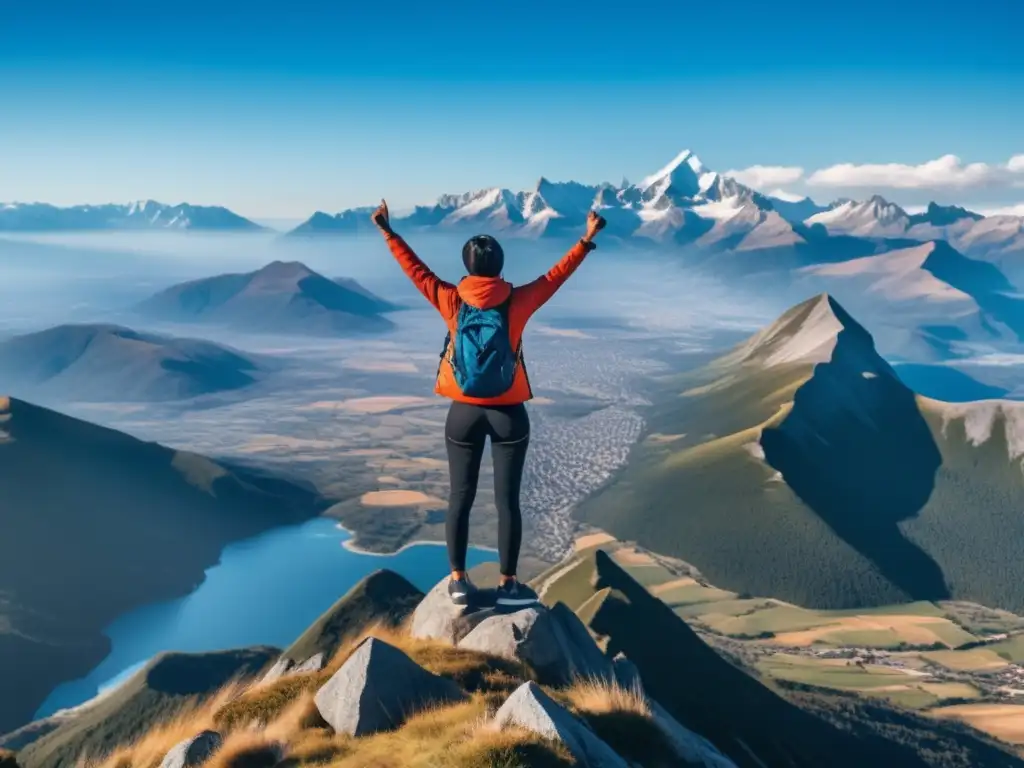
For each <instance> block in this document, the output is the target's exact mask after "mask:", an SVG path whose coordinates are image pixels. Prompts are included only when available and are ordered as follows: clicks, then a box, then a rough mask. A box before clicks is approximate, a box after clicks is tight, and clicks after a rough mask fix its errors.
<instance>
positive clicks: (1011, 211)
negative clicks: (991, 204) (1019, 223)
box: [978, 203, 1024, 217]
mask: <svg viewBox="0 0 1024 768" xmlns="http://www.w3.org/2000/svg"><path fill="white" fill-rule="evenodd" d="M978 213H980V214H981V215H982V216H1021V217H1024V203H1019V204H1018V205H1008V206H1006V207H1004V208H982V209H980V210H979V211H978Z"/></svg>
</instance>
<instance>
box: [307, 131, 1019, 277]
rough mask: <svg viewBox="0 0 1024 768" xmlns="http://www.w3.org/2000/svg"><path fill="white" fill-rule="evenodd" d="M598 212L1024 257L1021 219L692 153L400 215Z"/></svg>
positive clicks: (549, 230) (408, 221) (781, 241)
mask: <svg viewBox="0 0 1024 768" xmlns="http://www.w3.org/2000/svg"><path fill="white" fill-rule="evenodd" d="M592 208H593V209H596V210H598V211H600V212H601V214H602V215H603V216H604V217H605V218H606V219H607V220H608V227H607V230H606V234H607V235H611V236H614V237H618V238H623V239H628V238H644V239H648V240H654V241H656V242H661V243H665V242H671V243H676V244H681V245H694V246H697V247H703V248H709V249H712V250H731V251H739V252H744V251H747V252H749V251H764V250H771V249H778V248H785V247H789V248H793V247H800V246H807V245H809V244H812V243H814V242H815V240H818V239H820V238H821V237H822V234H824V235H826V236H828V235H831V236H838V235H845V236H849V237H857V238H865V239H869V240H872V241H879V240H881V241H884V240H889V239H898V240H903V241H917V242H923V241H927V240H936V239H940V240H947V241H949V242H950V243H951V244H953V245H954V246H955V247H957V248H959V249H961V250H963V251H965V252H967V253H969V254H978V255H982V254H984V255H989V256H992V257H1002V256H1007V255H1017V254H1024V218H1021V217H1016V216H990V217H985V216H982V215H981V214H978V213H974V212H972V211H968V210H966V209H963V208H959V207H956V206H941V205H938V204H936V203H931V204H930V205H929V206H928V208H927V209H926V210H925V211H924V212H922V213H919V214H910V213H907V212H906V211H905V210H904V209H903V208H901V207H900V206H898V205H896V204H895V203H891V202H888V201H886V200H884V199H883V198H881V197H879V196H874V197H871V198H870V199H868V200H866V201H863V202H857V201H853V200H836V201H834V202H832V203H830V204H828V205H819V204H818V203H816V202H815V201H813V200H811V199H810V198H795V199H794V198H789V197H781V196H771V195H765V194H762V193H760V192H757V191H756V190H754V189H752V188H750V187H748V186H745V185H743V184H741V183H739V182H738V181H736V180H735V179H733V178H730V177H727V176H724V175H722V174H719V173H717V172H715V171H712V170H710V169H708V168H707V167H706V166H705V165H704V164H703V163H702V162H701V161H700V159H699V158H698V157H697V156H696V155H695V154H694V153H693V152H691V151H689V150H687V151H684V152H681V153H680V154H679V155H677V156H676V157H675V158H674V159H673V160H672V161H671V162H670V163H668V164H667V165H665V166H664V167H663V168H661V169H659V170H658V171H657V172H655V173H653V174H651V175H649V176H647V177H645V178H643V179H641V180H640V181H639V182H636V183H633V184H630V183H626V182H624V183H623V184H621V185H618V186H616V185H613V184H609V183H603V184H596V185H589V184H580V183H578V182H573V181H570V182H553V181H550V180H548V179H546V178H543V177H542V178H540V179H539V180H538V181H537V183H536V184H535V185H534V186H533V187H532V188H530V189H527V190H522V191H513V190H510V189H506V188H502V187H492V188H488V189H481V190H476V191H472V192H466V193H462V194H446V195H442V196H441V197H440V198H438V200H437V202H436V203H434V204H433V205H429V206H417V207H416V208H415V209H414V210H413V211H412V212H411V213H409V214H407V215H404V216H400V217H395V225H396V228H401V227H406V228H410V229H437V230H440V231H443V230H448V229H460V228H467V227H469V228H473V229H477V230H483V231H492V232H495V233H499V232H500V233H503V234H505V235H512V236H519V237H544V236H561V235H564V234H565V233H566V232H570V231H575V230H578V229H581V228H582V227H583V225H584V221H585V218H586V214H587V211H588V210H590V209H592ZM371 210H372V208H371V207H363V208H353V209H348V210H345V211H342V212H340V213H337V214H334V215H330V214H327V213H323V212H317V213H315V214H314V215H313V216H312V217H310V218H309V219H308V220H307V221H306V222H304V223H303V224H301V225H300V226H298V227H296V228H295V229H294V230H292V232H291V233H290V234H292V235H295V236H308V235H316V234H337V233H351V232H360V231H364V230H369V229H372V224H371V223H370V221H369V214H370V212H371ZM816 230H819V231H818V232H816ZM861 255H866V254H864V253H862V254H861ZM829 260H833V259H829Z"/></svg>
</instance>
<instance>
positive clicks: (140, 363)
mask: <svg viewBox="0 0 1024 768" xmlns="http://www.w3.org/2000/svg"><path fill="white" fill-rule="evenodd" d="M270 365H271V364H270V362H269V361H267V362H263V363H259V364H258V363H257V362H256V361H255V360H254V359H253V358H250V357H247V356H245V355H244V354H242V353H240V352H237V351H235V350H232V349H229V348H227V347H224V346H221V345H218V344H214V343H212V342H208V341H202V340H199V339H181V338H172V337H169V336H160V335H156V334H148V333H137V332H136V331H133V330H131V329H129V328H123V327H120V326H116V325H61V326H57V327H55V328H50V329H47V330H45V331H40V332H38V333H30V334H26V335H24V336H15V337H14V338H11V339H8V340H6V341H3V342H0V390H3V391H7V392H11V393H14V394H22V393H24V394H31V396H33V397H37V398H55V397H66V398H70V399H73V400H84V401H109V400H118V401H159V400H177V399H184V398H189V397H195V396H198V395H204V394H209V393H211V392H221V391H225V390H232V389H240V388H242V387H245V386H248V385H249V384H252V383H253V382H254V381H255V376H256V375H258V373H259V372H260V368H261V367H270Z"/></svg>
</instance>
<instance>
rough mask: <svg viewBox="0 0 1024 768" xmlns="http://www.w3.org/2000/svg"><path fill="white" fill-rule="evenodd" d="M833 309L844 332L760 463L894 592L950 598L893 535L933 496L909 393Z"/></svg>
mask: <svg viewBox="0 0 1024 768" xmlns="http://www.w3.org/2000/svg"><path fill="white" fill-rule="evenodd" d="M831 306H832V309H833V311H834V312H836V314H837V315H839V316H840V317H842V320H843V324H844V326H845V327H844V330H842V331H840V332H839V334H838V335H837V336H836V340H835V348H834V349H833V350H832V357H831V360H830V361H829V362H827V363H819V364H818V366H817V367H816V368H815V370H814V375H813V376H812V377H811V378H810V379H809V380H808V381H807V383H805V384H804V385H803V386H802V387H800V388H799V389H798V390H797V391H796V394H795V395H794V398H793V405H792V408H791V409H790V411H789V413H788V415H787V416H786V417H785V418H784V419H783V420H782V421H781V423H779V425H778V426H776V427H767V428H765V429H764V431H763V432H762V433H761V440H760V444H761V448H762V449H763V451H764V456H765V461H766V462H767V463H768V465H770V466H771V467H773V468H775V469H776V470H778V471H779V472H780V473H781V474H782V478H783V479H784V480H785V482H786V484H787V485H788V486H789V487H790V488H791V489H792V491H793V492H794V493H795V494H796V495H797V496H798V497H799V498H800V499H801V500H802V501H803V502H804V503H805V504H806V505H807V506H808V507H810V508H811V509H812V510H814V512H815V513H816V514H817V515H818V516H819V517H820V518H821V519H822V520H823V521H824V522H825V523H826V524H827V525H828V526H829V527H830V528H831V529H832V530H833V531H835V532H836V534H837V535H838V536H839V537H840V538H842V539H843V540H844V541H845V542H847V543H848V544H849V545H850V546H851V547H853V548H854V549H855V550H857V551H858V552H860V553H861V554H863V555H864V556H865V557H867V558H868V559H869V560H871V561H872V562H873V563H874V564H875V565H877V566H878V569H879V570H880V571H881V573H882V575H883V576H884V577H885V578H886V579H887V580H889V581H890V582H891V583H893V584H895V585H896V586H898V587H899V588H900V589H901V590H902V591H904V592H906V593H907V594H908V595H910V596H912V597H913V598H914V599H916V600H940V599H945V598H948V597H949V591H948V589H947V588H946V585H945V582H944V579H943V576H942V571H941V570H940V569H939V567H938V565H936V564H935V562H934V561H933V560H932V559H931V558H930V557H928V555H926V554H925V553H924V552H922V551H921V549H920V548H919V547H917V546H916V545H914V544H913V543H911V542H909V541H908V540H907V539H906V538H905V537H904V535H903V533H902V532H901V531H900V529H899V527H898V524H899V523H900V522H902V521H904V520H908V519H910V518H912V517H914V516H916V515H917V514H918V512H920V510H921V508H922V507H924V505H925V503H926V502H927V501H928V498H929V497H930V496H931V494H932V491H933V490H934V488H935V473H936V472H937V471H938V469H939V465H940V464H941V463H942V457H941V455H940V454H939V449H938V447H937V446H936V444H935V440H934V439H933V438H932V434H931V431H930V430H929V428H928V424H927V423H926V422H925V420H924V418H923V417H922V416H921V414H920V412H919V411H918V409H917V403H916V401H915V398H914V393H913V392H911V391H910V390H909V389H907V387H906V386H904V385H903V383H902V382H901V381H900V380H899V379H898V378H897V377H896V374H895V372H894V371H893V370H892V369H891V368H890V367H889V366H888V365H887V364H885V362H884V361H883V360H882V359H881V358H879V357H878V356H877V355H875V354H874V350H873V347H872V345H871V338H870V336H868V335H867V332H866V331H865V330H864V329H863V328H861V327H860V326H859V325H857V324H856V323H855V322H854V321H853V319H852V318H850V317H849V316H848V315H846V313H845V312H844V311H843V310H842V309H841V308H840V307H838V305H836V304H835V303H834V302H831Z"/></svg>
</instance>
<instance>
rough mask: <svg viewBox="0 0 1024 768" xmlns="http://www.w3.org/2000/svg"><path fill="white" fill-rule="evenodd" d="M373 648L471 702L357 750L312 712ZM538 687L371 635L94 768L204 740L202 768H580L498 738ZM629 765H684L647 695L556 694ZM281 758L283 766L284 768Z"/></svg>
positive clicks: (564, 757) (229, 693) (147, 767)
mask: <svg viewBox="0 0 1024 768" xmlns="http://www.w3.org/2000/svg"><path fill="white" fill-rule="evenodd" d="M368 636H373V637H377V638H379V639H381V640H383V641H385V642H387V643H390V644H391V645H394V646H395V647H397V648H400V649H401V650H402V651H404V652H405V653H406V654H408V655H409V656H410V658H412V659H413V660H414V661H416V662H417V663H418V664H420V665H421V666H422V667H424V668H425V669H428V670H430V671H431V672H434V673H435V674H438V675H442V676H444V677H447V678H449V679H451V680H453V681H455V682H456V683H457V684H458V685H459V686H460V687H462V689H463V690H465V691H467V692H468V693H469V698H468V699H467V700H466V701H463V702H460V703H457V704H454V705H449V706H443V707H435V708H432V709H428V710H425V711H422V712H418V713H416V714H414V715H412V716H411V717H410V718H409V719H408V720H407V721H406V722H405V724H404V725H403V726H402V727H401V728H399V729H397V730H395V731H391V732H385V733H378V734H374V735H371V736H365V737H361V738H353V737H350V736H346V735H344V734H335V733H334V732H333V731H332V730H331V728H330V727H329V726H327V724H326V723H325V722H324V721H323V720H322V718H321V717H320V714H319V712H317V709H316V705H315V703H314V696H315V693H316V691H317V690H318V689H319V687H320V686H321V685H323V684H324V683H325V682H326V681H327V680H328V679H330V677H331V676H332V675H333V674H334V673H335V672H336V671H337V670H338V669H339V668H340V667H341V666H342V665H343V664H344V663H345V661H347V660H348V658H349V657H350V655H351V654H352V652H353V651H354V650H355V649H356V647H357V646H358V645H359V644H360V643H361V642H362V641H363V640H364V639H365V638H366V637H368ZM530 679H533V674H532V672H531V670H530V669H529V668H528V667H527V666H525V665H523V664H520V663H518V662H514V661H508V660H505V659H500V658H496V657H492V656H489V655H487V654H482V653H477V652H474V651H465V650H460V649H457V648H453V647H452V646H451V645H449V644H447V643H444V642H439V641H430V640H416V639H413V638H412V637H411V636H410V635H409V634H408V633H407V631H405V630H404V629H403V628H392V627H388V626H375V627H373V628H371V629H368V630H367V631H366V632H364V633H362V634H360V635H359V636H357V637H353V638H352V639H351V640H349V641H348V642H346V643H345V644H344V645H343V646H342V647H341V648H339V650H338V651H337V653H336V654H335V655H334V657H333V658H331V659H330V661H329V662H328V663H327V665H326V666H325V668H324V669H323V670H322V671H320V672H312V673H308V674H304V675H294V676H288V677H284V678H282V679H280V680H277V681H275V682H272V683H267V684H265V685H264V684H250V685H249V686H248V687H245V686H241V685H234V686H231V687H229V688H227V689H225V690H224V691H222V692H220V694H218V695H217V696H216V697H214V698H213V699H212V700H210V701H209V702H208V703H206V704H203V705H201V706H200V705H196V706H193V707H191V708H190V709H188V710H187V711H186V712H184V713H183V714H182V715H181V716H179V717H176V718H175V719H174V720H172V721H170V722H168V723H166V724H165V725H163V726H161V727H159V728H157V729H154V730H153V731H151V732H150V733H148V734H147V735H146V736H144V737H143V738H141V739H139V740H138V741H137V742H136V743H134V744H131V745H129V746H127V747H124V748H122V749H120V750H118V751H117V752H116V753H114V754H112V755H110V756H109V757H108V758H106V759H104V760H103V761H101V762H94V763H91V764H89V765H88V768H157V766H159V763H160V761H161V760H162V759H163V757H164V756H165V755H166V754H167V752H168V751H169V750H170V749H171V748H172V747H173V746H174V745H176V744H178V743H179V742H181V741H183V740H185V739H188V738H191V737H193V736H195V735H196V734H197V733H198V732H200V731H202V730H204V729H210V730H215V731H218V732H219V733H221V734H222V735H223V736H224V744H223V746H222V747H221V749H220V750H218V752H217V753H216V754H215V755H214V757H213V758H211V760H210V761H209V762H208V763H207V765H206V766H204V768H270V767H271V766H280V767H281V768H286V767H287V768H306V767H307V766H330V768H440V767H441V766H443V767H444V768H565V767H567V766H572V765H575V762H574V760H573V758H572V756H571V755H570V754H569V753H568V752H567V751H566V749H565V747H564V746H563V745H561V744H557V743H553V742H549V741H547V740H545V739H543V738H541V737H539V736H537V735H536V734H532V733H529V732H527V731H525V730H520V729H506V730H501V731H498V730H496V729H495V728H494V727H493V726H492V725H491V715H492V714H493V711H494V709H495V708H496V706H497V705H498V704H500V703H501V702H503V701H504V700H505V698H506V697H507V696H508V695H509V694H510V693H511V692H512V691H513V690H515V688H517V687H518V686H519V685H521V684H522V683H523V682H524V681H526V680H530ZM551 693H552V695H554V696H556V697H557V698H558V699H559V700H560V701H562V702H563V703H564V704H566V705H567V706H569V707H570V708H571V709H572V710H573V711H575V712H576V713H577V714H578V715H580V716H581V717H583V718H584V719H585V720H586V721H587V722H589V723H590V725H591V726H592V727H593V728H594V730H595V731H596V732H597V733H598V735H599V736H600V737H601V738H602V739H604V740H605V741H607V742H608V743H609V745H610V746H611V747H612V748H613V749H615V750H616V751H618V752H619V753H620V754H622V755H623V757H624V758H626V759H627V760H631V761H633V762H634V763H637V764H641V765H644V766H645V768H660V766H662V765H665V766H667V765H672V764H674V762H673V761H675V762H678V761H677V760H676V759H675V757H674V755H672V753H671V751H670V749H669V747H668V745H667V743H666V742H665V740H664V738H663V736H662V735H661V732H660V731H659V730H658V729H657V726H656V725H655V724H654V723H653V721H652V720H651V713H650V710H649V708H648V706H647V704H646V702H645V700H644V697H643V695H642V693H641V692H640V691H638V690H631V689H627V688H623V687H621V686H619V685H612V684H608V683H606V682H604V681H595V680H582V681H579V682H577V683H576V684H575V685H573V686H571V687H570V688H568V689H565V690H560V691H551ZM282 754H283V759H280V760H279V758H281V756H282Z"/></svg>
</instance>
